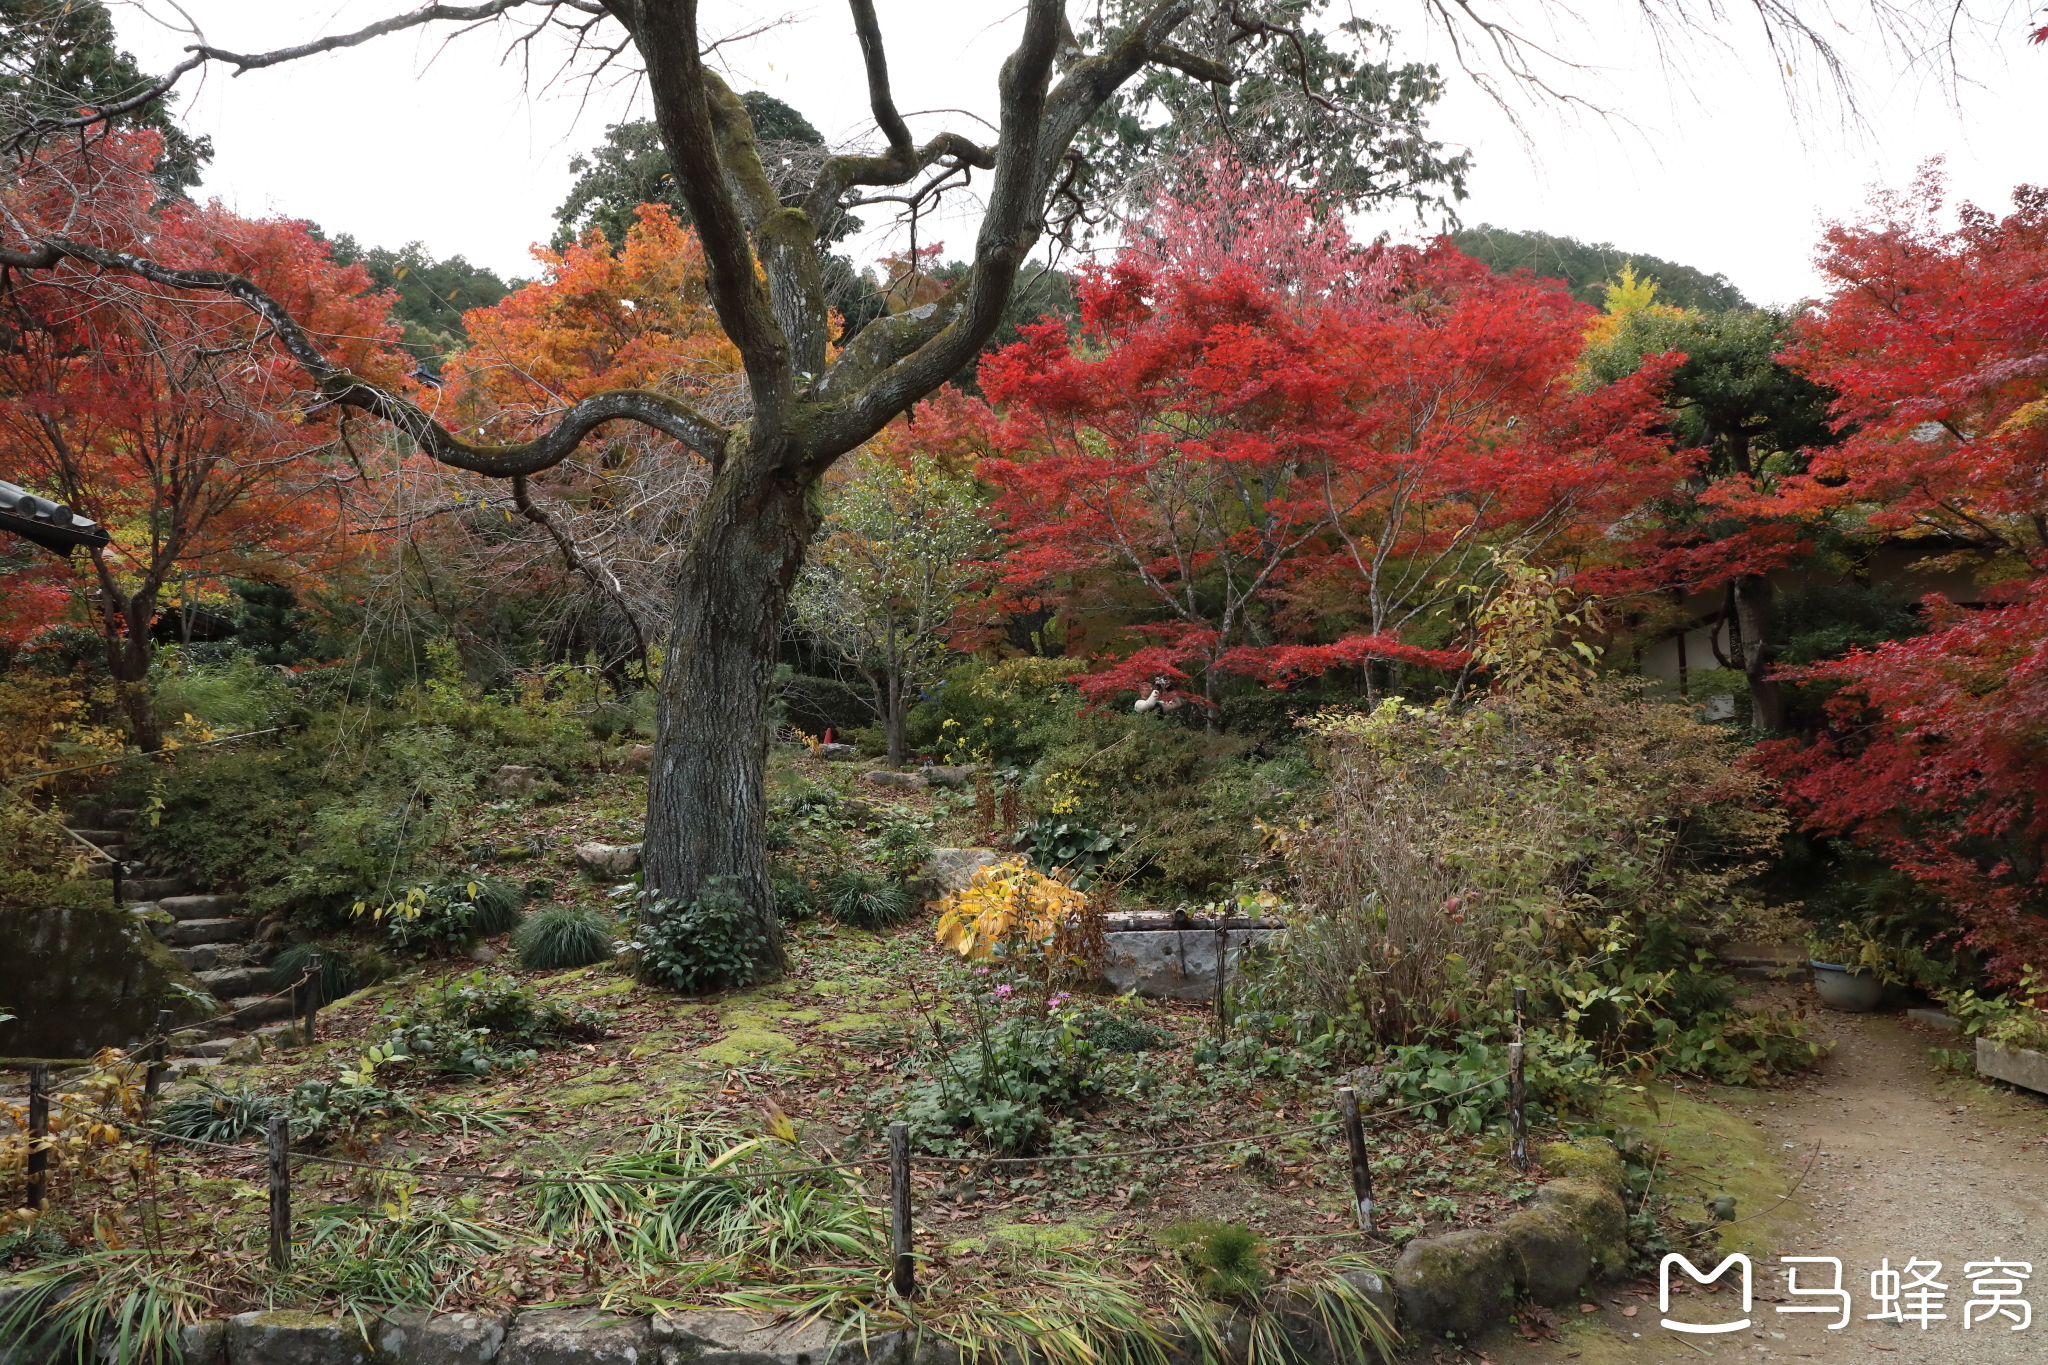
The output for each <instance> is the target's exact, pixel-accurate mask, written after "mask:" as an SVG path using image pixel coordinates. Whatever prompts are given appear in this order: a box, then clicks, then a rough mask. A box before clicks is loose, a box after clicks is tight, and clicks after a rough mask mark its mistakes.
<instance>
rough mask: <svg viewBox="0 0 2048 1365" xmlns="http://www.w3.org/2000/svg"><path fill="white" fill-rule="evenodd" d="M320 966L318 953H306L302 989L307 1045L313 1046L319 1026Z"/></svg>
mask: <svg viewBox="0 0 2048 1365" xmlns="http://www.w3.org/2000/svg"><path fill="white" fill-rule="evenodd" d="M320 966H321V957H320V954H318V953H308V954H306V984H305V986H304V987H303V989H304V990H305V992H306V1000H305V1005H306V1046H307V1047H311V1046H313V1040H314V1039H315V1038H316V1037H318V1036H319V1034H318V1032H317V1030H318V1028H319V1026H320Z"/></svg>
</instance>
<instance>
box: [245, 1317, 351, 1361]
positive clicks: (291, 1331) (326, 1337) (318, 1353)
mask: <svg viewBox="0 0 2048 1365" xmlns="http://www.w3.org/2000/svg"><path fill="white" fill-rule="evenodd" d="M227 1338H228V1359H229V1360H231V1361H233V1362H235V1365H369V1360H370V1348H369V1343H367V1342H365V1341H364V1340H363V1338H362V1334H361V1333H360V1332H359V1331H358V1330H357V1329H356V1324H355V1320H354V1319H353V1318H334V1317H329V1316H328V1315H327V1314H325V1313H303V1312H294V1311H291V1310H289V1309H286V1310H277V1311H272V1312H268V1313H237V1314H236V1315H235V1316H234V1317H232V1318H229V1319H228V1332H227Z"/></svg>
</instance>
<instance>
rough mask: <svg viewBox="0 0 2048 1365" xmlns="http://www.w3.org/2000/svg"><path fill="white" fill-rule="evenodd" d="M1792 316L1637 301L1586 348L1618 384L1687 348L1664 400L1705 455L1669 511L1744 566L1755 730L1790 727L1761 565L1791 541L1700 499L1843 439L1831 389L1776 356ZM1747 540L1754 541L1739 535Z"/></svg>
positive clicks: (1742, 601) (1737, 614)
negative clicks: (1775, 677)
mask: <svg viewBox="0 0 2048 1365" xmlns="http://www.w3.org/2000/svg"><path fill="white" fill-rule="evenodd" d="M1791 320H1792V315H1791V314H1790V313H1788V312H1786V311H1784V310H1781V309H1773V308H1753V309H1745V310H1739V311H1731V312H1711V313H1710V312H1695V311H1691V310H1680V309H1675V308H1661V307H1645V308H1638V309H1635V310H1633V311H1631V312H1629V313H1628V314H1627V315H1626V316H1625V317H1623V318H1622V319H1621V322H1620V325H1619V326H1618V327H1617V328H1616V329H1615V330H1614V333H1613V335H1612V337H1611V338H1610V339H1609V340H1607V341H1606V342H1605V343H1604V344H1599V345H1595V346H1593V347H1591V348H1589V349H1588V351H1587V353H1586V357H1585V365H1586V371H1587V373H1588V374H1589V375H1590V376H1591V377H1592V378H1593V379H1594V380H1595V381H1596V382H1599V383H1612V382H1614V381H1615V380H1617V379H1621V378H1623V377H1625V376H1627V375H1631V374H1634V373H1635V372H1636V371H1637V370H1638V369H1640V368H1642V364H1643V361H1644V360H1645V359H1647V358H1649V357H1652V356H1660V355H1665V354H1668V353H1670V352H1673V351H1678V352H1682V353H1684V355H1685V363H1684V364H1682V365H1680V366H1679V367H1678V368H1677V369H1676V370H1674V371H1673V372H1672V375H1671V380H1670V383H1669V385H1668V387H1667V388H1666V390H1665V403H1666V405H1667V407H1668V408H1669V409H1670V418H1669V421H1670V425H1671V428H1672V431H1673V433H1674V434H1675V435H1676V436H1677V438H1678V443H1679V445H1680V446H1681V447H1685V448H1690V449H1694V450H1699V451H1701V452H1702V454H1703V458H1702V459H1701V462H1700V464H1699V467H1698V471H1697V473H1696V474H1695V475H1694V478H1693V481H1692V488H1691V490H1690V492H1691V494H1692V496H1691V497H1688V498H1683V499H1680V500H1678V501H1677V502H1674V504H1673V505H1672V507H1671V509H1670V511H1669V514H1668V516H1669V521H1670V523H1671V528H1672V530H1673V531H1675V532H1676V533H1677V539H1678V542H1679V543H1681V544H1682V543H1684V542H1688V541H1690V542H1702V541H1713V542H1718V543H1720V545H1721V546H1722V548H1723V551H1724V552H1723V553H1721V554H1720V555H1718V556H1717V558H1718V559H1719V560H1720V561H1722V562H1724V563H1725V564H1728V565H1731V566H1737V567H1738V568H1739V571H1738V572H1735V573H1734V574H1732V576H1730V577H1729V578H1728V579H1727V580H1726V582H1727V587H1728V594H1729V609H1730V611H1731V614H1732V615H1733V617H1734V624H1735V635H1734V638H1735V641H1736V647H1737V649H1738V650H1739V653H1740V658H1739V659H1737V660H1731V661H1730V662H1731V663H1735V664H1736V665H1737V666H1738V667H1740V668H1741V669H1742V671H1743V674H1744V676H1745V677H1746V678H1747V679H1748V690H1749V700H1750V716H1751V719H1752V721H1753V723H1754V724H1755V725H1756V727H1757V728H1758V729H1759V730H1781V729H1783V728H1784V726H1785V699H1784V693H1783V690H1782V689H1781V687H1780V686H1779V684H1777V683H1775V682H1773V681H1771V679H1770V674H1771V672H1772V670H1773V669H1774V668H1775V667H1776V666H1777V665H1778V663H1779V662H1780V660H1781V656H1782V655H1783V652H1784V644H1785V642H1784V638H1783V634H1782V631H1781V624H1782V623H1781V622H1780V621H1779V620H1778V619H1777V615H1778V614H1777V612H1776V610H1775V608H1774V603H1773V592H1772V588H1771V580H1770V576H1769V574H1768V572H1766V571H1765V567H1766V566H1767V564H1768V562H1769V561H1770V559H1771V558H1772V557H1774V556H1777V555H1782V554H1783V552H1784V550H1785V547H1786V546H1787V545H1788V544H1789V543H1790V542H1788V540H1787V538H1786V537H1785V536H1784V535H1782V534H1781V532H1782V530H1783V528H1782V526H1780V525H1775V524H1772V523H1756V522H1750V521H1746V520H1744V519H1743V518H1741V517H1738V516H1732V515H1730V514H1728V513H1726V512H1723V511H1718V510H1715V509H1712V508H1708V507H1705V506H1702V505H1701V499H1700V495H1701V494H1704V493H1705V492H1706V491H1707V489H1708V488H1709V487H1710V486H1712V485H1714V484H1717V483H1720V482H1722V481H1723V480H1727V479H1741V480H1744V481H1745V482H1748V483H1751V484H1754V485H1759V486H1768V485H1769V483H1770V482H1771V481H1772V480H1774V479H1777V478H1779V477H1782V476H1784V475H1786V474H1803V473H1805V472H1806V464H1807V457H1808V453H1809V452H1810V451H1811V450H1812V449H1814V448H1815V447H1819V446H1826V445H1832V444H1833V443H1834V442H1835V440H1836V439H1837V438H1836V435H1835V432H1834V431H1833V429H1832V428H1831V427H1830V426H1829V425H1828V405H1829V403H1830V402H1831V401H1832V400H1833V397H1834V395H1833V394H1832V392H1830V391H1829V390H1828V389H1825V388H1823V387H1821V386H1820V385H1819V384H1816V383H1814V382H1813V381H1812V380H1810V379H1807V378H1806V377H1805V376H1803V375H1800V374H1797V373H1794V372H1793V371H1792V370H1791V369H1789V368H1787V367H1786V366H1784V365H1782V364H1780V363H1779V362H1778V354H1779V353H1780V352H1781V351H1782V350H1784V348H1785V341H1786V331H1787V329H1788V328H1789V327H1790V325H1791ZM1743 540H1749V541H1752V542H1754V544H1753V546H1743V545H1741V544H1740V542H1741V541H1743Z"/></svg>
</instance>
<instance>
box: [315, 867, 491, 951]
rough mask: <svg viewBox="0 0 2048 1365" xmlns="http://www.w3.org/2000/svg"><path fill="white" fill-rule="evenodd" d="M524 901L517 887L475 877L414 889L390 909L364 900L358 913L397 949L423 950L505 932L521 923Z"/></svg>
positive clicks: (467, 941) (455, 946)
mask: <svg viewBox="0 0 2048 1365" xmlns="http://www.w3.org/2000/svg"><path fill="white" fill-rule="evenodd" d="M523 899H525V893H524V892H523V891H522V890H521V889H520V887H519V886H518V884H517V883H514V882H508V881H501V880H499V879H497V878H494V877H473V878H465V879H463V880H460V881H452V882H427V883H423V884H421V885H419V886H413V887H408V888H407V889H406V891H405V894H404V895H403V896H401V897H399V899H397V900H396V901H393V902H391V903H390V904H388V905H381V906H371V905H368V904H366V903H363V902H358V903H357V905H356V907H355V913H356V914H357V915H358V916H363V915H367V916H369V917H370V918H371V919H373V920H375V921H376V922H377V923H379V924H382V925H383V926H384V936H385V939H386V941H387V942H388V943H389V944H390V945H391V947H392V948H394V949H397V950H398V951H400V952H421V951H426V950H430V949H445V948H458V947H462V946H464V945H466V944H470V943H474V942H475V941H476V940H477V939H479V938H486V937H489V936H491V935H495V934H502V933H504V932H505V931H506V930H508V929H511V928H513V927H514V926H516V925H517V924H518V923H519V905H520V902H521V901H522V900H523Z"/></svg>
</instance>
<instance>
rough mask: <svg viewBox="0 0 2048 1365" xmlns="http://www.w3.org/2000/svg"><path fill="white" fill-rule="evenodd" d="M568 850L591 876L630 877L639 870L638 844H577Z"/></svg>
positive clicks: (578, 864) (577, 863)
mask: <svg viewBox="0 0 2048 1365" xmlns="http://www.w3.org/2000/svg"><path fill="white" fill-rule="evenodd" d="M569 852H570V854H571V855H572V856H573V857H574V858H575V859H576V865H577V866H578V867H580V868H582V869H583V870H584V871H585V872H587V873H589V874H590V875H591V876H593V877H613V878H621V877H630V876H632V875H633V874H634V873H635V872H638V871H639V870H640V845H638V844H598V843H589V844H578V845H576V847H574V848H573V849H571V850H569Z"/></svg>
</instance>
